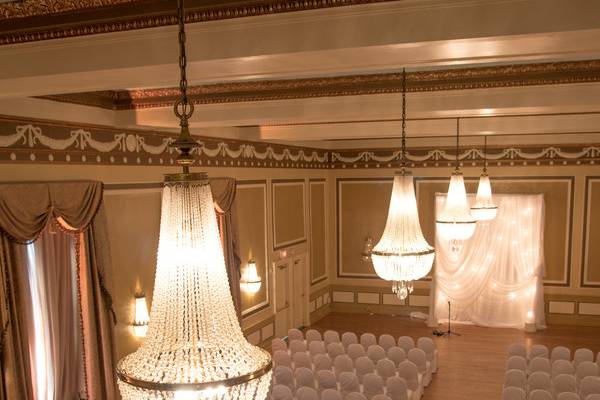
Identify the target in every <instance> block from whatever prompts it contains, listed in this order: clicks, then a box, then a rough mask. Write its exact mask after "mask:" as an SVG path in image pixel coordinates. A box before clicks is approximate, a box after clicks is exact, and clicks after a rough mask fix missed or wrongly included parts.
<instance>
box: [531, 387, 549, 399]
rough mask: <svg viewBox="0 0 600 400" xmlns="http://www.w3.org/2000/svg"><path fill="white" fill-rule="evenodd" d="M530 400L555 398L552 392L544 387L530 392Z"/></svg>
mask: <svg viewBox="0 0 600 400" xmlns="http://www.w3.org/2000/svg"><path fill="white" fill-rule="evenodd" d="M527 399H528V400H554V397H553V396H552V393H550V392H549V391H547V390H543V389H536V390H533V391H531V392H530V393H529V395H528V396H527Z"/></svg>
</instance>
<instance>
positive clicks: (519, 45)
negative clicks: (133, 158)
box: [0, 0, 600, 147]
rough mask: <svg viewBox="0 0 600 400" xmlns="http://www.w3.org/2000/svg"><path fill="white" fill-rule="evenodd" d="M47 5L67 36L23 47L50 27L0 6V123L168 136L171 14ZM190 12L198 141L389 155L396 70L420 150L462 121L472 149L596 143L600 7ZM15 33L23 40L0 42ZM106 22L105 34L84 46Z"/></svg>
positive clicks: (161, 4)
mask: <svg viewBox="0 0 600 400" xmlns="http://www.w3.org/2000/svg"><path fill="white" fill-rule="evenodd" d="M50 3H51V4H52V6H53V7H54V8H51V9H52V10H53V12H52V13H50V14H51V15H50V17H51V18H59V17H60V18H66V17H67V16H68V18H71V20H70V21H71V22H70V23H71V24H72V30H71V31H70V32H71V33H72V35H70V37H65V36H64V35H63V36H61V35H58V34H55V37H58V38H59V39H52V40H43V41H36V40H38V39H49V37H41V36H39V35H38V36H35V35H34V36H31V35H30V36H28V39H27V40H20V39H19V40H17V39H16V38H17V37H18V36H19V35H21V34H22V33H23V32H25V31H27V30H28V29H29V31H28V32H29V33H27V34H28V35H29V34H30V33H31V29H34V28H32V27H33V26H34V25H35V23H36V22H35V21H38V22H39V26H38V27H37V28H35V29H37V32H38V33H39V32H42V31H48V29H47V26H45V25H43V24H42V23H45V22H44V21H50V19H46V18H48V17H49V16H48V15H44V16H41V15H37V14H36V12H38V11H36V10H35V7H34V8H29V11H26V10H25V8H26V6H28V4H29V2H28V1H24V2H23V3H22V4H21V6H23V8H22V9H20V11H19V12H20V13H21V14H22V15H17V14H18V13H17V11H16V10H18V7H19V3H14V4H9V5H0V10H1V11H0V16H2V18H8V19H7V21H9V24H8V25H6V24H2V28H0V43H5V45H3V46H0V59H2V64H1V65H0V114H12V115H20V116H32V117H37V118H45V119H55V118H57V117H58V116H60V118H62V119H65V120H70V121H73V122H78V121H79V122H85V123H96V124H104V125H111V126H115V127H123V128H133V127H137V128H140V127H142V128H145V127H147V128H152V129H164V130H176V129H177V120H176V118H175V117H174V116H173V115H172V110H171V104H172V102H173V100H174V98H175V97H176V95H177V91H176V89H174V87H175V85H176V84H177V81H178V76H177V75H178V68H177V46H176V38H177V36H176V31H175V27H173V26H170V25H171V24H172V22H174V21H173V20H172V18H173V13H170V12H169V7H171V6H173V5H174V2H173V1H167V0H155V1H151V0H148V1H142V0H140V1H127V0H116V1H109V0H106V1H89V2H80V3H78V4H74V3H73V2H64V3H63V2H61V1H55V2H49V4H50ZM187 3H189V15H190V23H189V24H188V27H187V31H188V35H187V36H188V53H189V56H188V65H189V71H188V78H189V80H190V84H191V85H193V87H192V88H191V92H192V96H193V98H194V101H195V103H196V104H197V107H196V114H195V115H194V118H193V120H192V129H193V131H194V132H196V133H198V134H204V135H213V136H223V137H233V138H243V139H252V140H270V141H292V142H297V143H302V144H306V143H310V144H312V145H317V146H321V147H348V146H357V145H358V146H362V147H378V146H388V145H389V144H390V143H393V142H394V138H397V136H398V133H399V128H400V124H399V115H400V113H399V110H400V105H401V95H400V87H401V85H400V83H401V81H400V75H399V71H401V68H402V67H406V68H407V70H408V72H409V73H408V91H409V94H408V96H407V97H408V111H409V114H408V116H409V124H408V131H409V136H411V137H413V138H415V139H414V140H415V141H417V142H418V144H419V145H428V144H430V143H436V144H437V143H439V142H440V141H447V140H448V137H450V136H452V135H453V134H454V131H455V119H456V118H462V119H463V120H464V122H463V124H462V126H463V131H462V133H463V134H464V135H465V136H468V137H472V138H471V139H466V141H468V140H472V141H474V142H476V141H478V140H479V139H478V138H477V137H478V136H480V135H482V134H491V135H497V136H498V138H497V139H496V140H498V141H506V140H509V141H511V142H514V143H538V142H540V141H542V142H544V141H546V142H549V143H550V142H552V143H571V142H588V141H589V142H600V134H599V133H598V132H599V131H600V129H599V128H597V127H598V126H600V20H599V19H598V18H597V15H600V3H598V2H590V1H586V0H573V1H569V2H567V1H563V0H485V1H484V0H402V1H350V0H348V1H328V0H321V1H303V2H265V1H249V2H243V1H242V2H240V1H210V0H208V1H207V0H205V1H200V0H198V1H194V0H189V1H188V2H187ZM69 4H71V5H70V6H69ZM341 6H343V7H341ZM7 7H9V8H7ZM60 7H71V8H69V9H61V8H60ZM8 9H10V10H12V11H11V12H13V14H10V15H9V14H8V13H7V11H6V10H8ZM49 9H50V8H49ZM115 10H121V11H123V12H124V13H123V14H122V20H121V22H122V21H125V20H127V21H130V20H132V18H134V19H135V18H138V19H139V20H140V21H141V20H142V19H144V20H146V21H158V22H156V23H154V24H151V23H149V22H148V23H145V24H138V25H135V24H134V25H128V28H127V29H128V30H124V29H120V28H119V27H123V26H125V25H123V24H124V22H123V24H121V25H119V24H120V22H119V21H118V20H116V19H114V18H115ZM124 10H129V11H128V12H129V14H128V13H126V12H125V11H124ZM135 10H138V11H137V14H136V13H135V12H134V11H135ZM140 10H143V11H140ZM224 10H228V11H224ZM291 11H296V12H291ZM140 13H141V14H143V15H141V14H140ZM38 14H39V12H38ZM83 16H87V17H86V18H88V20H84V19H82V18H83ZM42 17H43V18H42ZM36 18H37V20H36ZM94 18H95V22H93V21H92V20H94ZM140 18H141V19H140ZM19 20H20V21H21V25H20V26H21V28H19V29H20V30H19V29H12V30H11V29H8V28H6V27H7V26H13V27H15V26H17V22H15V21H19ZM40 21H41V22H40ZM86 21H87V22H86ZM90 21H92V22H93V23H92V22H90ZM108 21H112V22H111V23H113V24H116V25H114V26H115V29H112V30H110V31H108V30H104V31H101V32H108V33H104V34H93V35H85V33H95V32H100V31H98V30H95V28H94V29H92V28H91V27H92V26H99V25H97V24H98V23H100V22H102V23H107V22H108ZM25 22H26V23H27V24H30V25H29V27H27V26H26V24H25ZM85 24H88V25H89V28H88V30H87V31H86V30H85V29H84V30H83V31H82V30H81V29H82V28H81V27H82V26H84V25H85ZM94 24H96V25H94ZM136 27H137V28H144V29H134V28H136ZM23 29H25V30H23ZM11 35H12V36H11ZM36 35H37V34H36ZM9 37H11V38H12V39H10V40H12V41H13V42H20V43H19V44H6V43H8V42H6V40H8V39H6V38H9ZM5 39H6V40H5ZM2 40H5V41H4V42H2ZM21 42H27V43H21ZM500 135H506V136H500Z"/></svg>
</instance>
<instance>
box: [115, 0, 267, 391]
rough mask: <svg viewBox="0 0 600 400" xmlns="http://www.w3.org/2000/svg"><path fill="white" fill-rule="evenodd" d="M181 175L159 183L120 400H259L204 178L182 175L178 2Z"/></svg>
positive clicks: (255, 366) (185, 155)
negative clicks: (137, 324)
mask: <svg viewBox="0 0 600 400" xmlns="http://www.w3.org/2000/svg"><path fill="white" fill-rule="evenodd" d="M178 17H179V44H180V67H181V81H180V90H181V98H180V99H179V100H178V101H177V102H176V103H175V114H176V115H177V116H178V117H179V120H180V126H181V133H180V135H179V137H178V138H177V140H175V141H174V142H173V144H172V145H173V147H175V148H176V149H177V150H178V152H179V156H178V158H177V163H178V164H179V165H181V166H183V173H180V174H170V175H165V183H164V188H163V194H162V207H161V208H162V210H161V220H160V237H159V243H158V256H157V262H156V279H155V285H154V298H153V301H152V309H151V312H150V323H149V326H148V332H147V335H146V338H145V339H144V341H143V342H142V344H141V346H140V348H139V349H138V350H137V351H135V352H134V353H132V354H129V355H128V356H126V357H124V358H123V359H122V360H120V361H119V363H118V365H117V371H116V372H117V377H118V384H119V390H120V392H121V397H122V398H123V400H199V399H202V400H263V399H265V398H266V396H267V393H268V390H269V387H270V384H271V366H272V364H271V357H270V356H269V354H268V353H267V352H266V351H264V350H262V349H260V348H259V347H256V346H253V345H251V344H250V343H248V341H246V339H245V337H244V334H243V333H242V329H241V327H240V324H239V322H238V318H237V314H236V312H235V308H234V305H233V300H232V298H231V292H230V289H229V281H228V277H227V272H226V268H225V260H224V256H223V249H222V247H221V241H220V238H219V229H218V226H217V218H216V214H215V210H214V203H213V198H212V193H211V189H210V185H209V182H208V178H207V176H206V174H203V173H190V171H189V167H190V165H191V164H193V162H194V158H193V156H192V154H191V153H192V150H193V149H195V148H196V147H198V146H199V144H198V143H197V142H196V141H195V140H194V139H193V138H192V136H191V134H190V132H189V127H188V120H189V118H190V117H191V115H192V113H193V111H194V107H193V104H192V103H190V102H189V101H188V97H187V92H186V87H187V82H186V76H185V67H186V62H185V32H184V10H183V0H179V1H178Z"/></svg>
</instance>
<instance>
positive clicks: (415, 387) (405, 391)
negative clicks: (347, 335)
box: [272, 361, 423, 400]
mask: <svg viewBox="0 0 600 400" xmlns="http://www.w3.org/2000/svg"><path fill="white" fill-rule="evenodd" d="M405 363H406V364H407V366H408V364H409V363H410V362H409V361H405ZM401 371H403V368H402V369H401ZM274 382H275V385H276V386H285V387H286V388H287V389H288V390H289V393H290V394H291V395H293V396H294V395H295V396H296V398H299V394H298V393H299V392H303V388H311V389H313V390H315V391H316V392H317V393H323V392H325V391H327V390H335V391H337V392H339V393H340V395H341V396H342V397H346V396H348V395H349V394H350V393H356V392H358V393H362V394H363V395H364V396H365V397H366V398H367V400H372V399H373V397H375V396H377V395H380V394H387V395H388V396H389V397H390V398H391V399H392V400H419V399H420V398H421V396H422V394H423V391H422V387H421V386H420V385H419V384H418V382H417V379H416V371H415V370H414V369H412V368H410V367H407V372H406V373H404V372H401V376H396V375H392V376H390V377H388V378H387V379H384V378H383V377H382V376H381V375H378V374H376V373H372V372H371V373H368V374H365V375H364V376H363V377H362V379H359V377H358V376H357V375H356V374H355V373H354V372H349V371H344V372H341V373H340V374H339V375H336V374H334V373H333V372H332V371H329V370H321V371H318V372H317V373H316V376H314V375H313V373H312V371H311V370H309V369H308V368H304V367H300V368H298V369H297V370H295V371H294V372H293V373H292V370H291V369H290V368H288V367H284V366H279V367H277V368H275V371H274ZM280 394H281V395H282V396H283V395H284V394H286V397H287V391H286V390H284V389H280ZM272 399H273V400H281V399H277V396H276V393H275V391H273V393H272Z"/></svg>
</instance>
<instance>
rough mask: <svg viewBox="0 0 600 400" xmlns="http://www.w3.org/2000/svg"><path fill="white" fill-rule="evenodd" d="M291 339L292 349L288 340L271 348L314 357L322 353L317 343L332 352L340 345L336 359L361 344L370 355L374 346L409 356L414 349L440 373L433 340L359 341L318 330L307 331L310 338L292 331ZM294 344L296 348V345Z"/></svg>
mask: <svg viewBox="0 0 600 400" xmlns="http://www.w3.org/2000/svg"><path fill="white" fill-rule="evenodd" d="M287 338H288V342H289V343H290V348H289V349H288V347H287V343H286V341H285V340H283V339H280V338H276V339H274V340H273V342H272V344H271V346H272V350H273V353H274V352H275V351H277V350H289V351H290V352H291V353H294V352H296V351H306V350H307V349H308V350H309V351H310V352H311V354H314V352H316V351H318V350H316V349H317V348H319V347H320V345H318V344H316V345H312V347H314V349H315V350H311V349H312V347H311V344H312V343H313V342H322V343H323V344H324V346H325V348H326V349H327V351H328V352H329V345H330V344H332V343H341V345H342V346H341V347H340V346H338V345H334V346H332V352H333V353H334V354H330V356H331V357H332V358H335V356H337V355H339V354H342V353H340V352H341V351H342V350H341V349H342V348H343V349H345V350H347V349H348V348H349V347H350V346H351V345H353V344H360V345H361V346H362V347H363V348H364V350H365V351H367V350H368V349H369V347H371V346H373V345H378V346H380V347H381V348H383V350H384V351H385V352H388V350H389V349H390V348H392V347H400V348H401V349H402V350H404V353H405V354H408V352H409V351H410V350H411V349H414V348H419V349H421V350H423V351H424V352H425V354H426V355H427V359H428V361H429V362H430V363H431V367H432V370H433V372H434V373H435V372H436V371H437V349H436V348H435V343H434V342H433V340H431V338H429V337H421V338H418V339H417V342H416V343H415V340H414V339H413V338H412V337H410V336H400V337H399V338H398V339H397V340H396V339H395V338H394V337H393V336H392V335H389V334H383V335H380V336H379V338H377V337H376V336H375V335H374V334H372V333H363V334H362V335H360V339H359V338H358V336H357V335H356V334H355V333H354V332H344V333H342V335H340V334H339V333H338V332H336V331H333V330H328V331H325V332H324V333H323V335H321V333H320V332H319V331H317V330H315V329H309V330H307V331H306V335H304V334H303V333H302V331H301V330H299V329H290V330H289V331H288V336H287ZM301 342H303V343H304V346H306V347H304V346H303V345H301V344H300V343H301ZM292 343H294V344H293V345H292ZM352 347H353V350H351V353H353V352H354V351H358V350H357V346H352ZM321 352H322V351H321Z"/></svg>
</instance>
